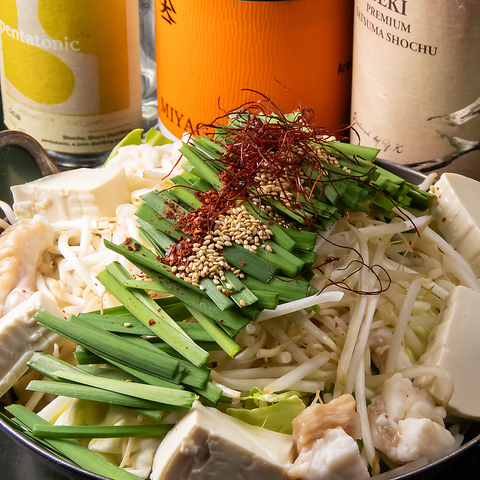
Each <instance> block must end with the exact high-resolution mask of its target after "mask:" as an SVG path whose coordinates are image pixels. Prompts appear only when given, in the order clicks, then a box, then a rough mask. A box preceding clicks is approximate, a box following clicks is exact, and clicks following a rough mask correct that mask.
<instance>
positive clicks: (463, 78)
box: [351, 0, 480, 165]
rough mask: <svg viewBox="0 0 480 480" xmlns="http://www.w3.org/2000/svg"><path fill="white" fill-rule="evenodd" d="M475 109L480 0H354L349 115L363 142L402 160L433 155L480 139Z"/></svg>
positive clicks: (479, 79) (479, 91)
mask: <svg viewBox="0 0 480 480" xmlns="http://www.w3.org/2000/svg"><path fill="white" fill-rule="evenodd" d="M479 112H480V2H478V1H476V0H462V1H457V0H356V1H355V17H354V50H353V87H352V110H351V122H352V124H353V126H354V129H355V131H356V132H357V134H358V136H359V137H360V142H361V143H362V144H363V145H367V146H373V147H377V148H379V149H380V153H379V158H382V159H384V160H390V161H394V162H396V163H401V164H405V165H408V164H413V163H419V162H420V163H421V162H427V161H429V160H432V159H438V158H441V157H444V156H445V155H451V154H453V153H455V152H456V150H458V149H460V148H463V147H464V146H465V145H467V144H469V143H472V144H473V143H475V142H478V141H479V140H480V115H479ZM357 134H355V133H353V134H352V136H351V142H352V143H358V141H359V139H358V136H357Z"/></svg>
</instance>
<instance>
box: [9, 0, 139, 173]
mask: <svg viewBox="0 0 480 480" xmlns="http://www.w3.org/2000/svg"><path fill="white" fill-rule="evenodd" d="M138 29H139V22H138V0H101V1H98V0H2V5H1V10H0V33H1V43H0V45H1V50H0V70H1V81H2V95H3V107H4V117H5V124H6V125H7V127H8V128H10V129H14V130H21V131H24V132H26V133H29V134H30V135H32V136H33V137H35V138H36V139H37V140H38V141H39V142H40V143H41V144H42V145H43V146H44V148H46V149H47V150H49V151H52V152H53V155H52V156H53V157H54V160H55V161H57V163H59V164H61V165H65V166H80V165H84V164H88V163H89V162H92V163H95V162H97V163H98V159H99V158H101V157H102V152H107V151H109V150H111V149H112V148H113V147H114V146H115V145H116V143H118V142H119V141H120V140H121V139H122V138H123V137H124V136H125V135H126V134H127V133H128V132H130V131H131V130H132V129H134V128H138V127H141V125H142V112H141V105H142V98H141V95H142V91H141V77H140V63H139V62H140V60H139V51H140V46H139V41H140V40H139V31H138Z"/></svg>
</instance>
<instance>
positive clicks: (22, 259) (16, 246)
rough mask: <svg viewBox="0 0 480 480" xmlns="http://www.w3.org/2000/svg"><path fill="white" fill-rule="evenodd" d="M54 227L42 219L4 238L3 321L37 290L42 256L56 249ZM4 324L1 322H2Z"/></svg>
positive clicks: (0, 240)
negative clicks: (53, 246)
mask: <svg viewBox="0 0 480 480" xmlns="http://www.w3.org/2000/svg"><path fill="white" fill-rule="evenodd" d="M53 241H54V235H53V230H52V227H51V226H50V225H49V224H48V223H47V222H46V221H45V220H44V219H43V218H42V217H35V218H33V219H32V220H30V221H29V222H26V223H17V224H15V225H13V226H11V227H9V228H7V230H5V231H4V232H3V233H2V235H1V236H0V317H2V316H3V315H4V314H6V313H8V312H9V311H11V310H12V309H13V308H14V307H15V306H16V305H18V304H20V303H21V302H23V301H24V300H26V299H27V298H28V297H29V296H30V295H32V293H33V292H35V291H36V290H37V288H36V282H35V276H36V272H37V268H38V266H39V264H40V262H41V259H42V254H43V252H44V251H45V249H47V248H48V247H50V246H52V245H53ZM0 323H1V319H0Z"/></svg>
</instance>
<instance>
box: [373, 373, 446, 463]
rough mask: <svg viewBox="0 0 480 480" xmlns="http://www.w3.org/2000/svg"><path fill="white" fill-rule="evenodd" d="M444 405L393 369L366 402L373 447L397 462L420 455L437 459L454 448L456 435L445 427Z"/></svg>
mask: <svg viewBox="0 0 480 480" xmlns="http://www.w3.org/2000/svg"><path fill="white" fill-rule="evenodd" d="M445 416H446V412H445V409H444V408H443V407H438V406H436V405H435V403H434V401H433V399H432V397H431V396H430V394H429V393H428V392H426V391H425V390H420V389H419V388H416V387H414V386H413V384H412V382H411V381H410V380H409V379H408V378H403V376H402V375H401V374H400V373H396V374H395V375H393V376H392V377H391V378H389V379H388V380H386V381H385V383H384V384H383V387H382V390H381V394H380V395H377V396H376V397H375V398H373V400H372V403H371V404H370V405H369V406H368V418H369V420H370V426H371V429H372V437H373V443H374V445H375V448H377V449H378V450H380V451H381V452H383V453H384V454H385V455H387V456H388V457H389V458H390V459H391V460H393V461H394V462H396V463H399V464H403V463H407V462H412V461H414V460H418V459H419V458H421V457H425V458H427V459H428V460H429V461H434V460H437V459H439V458H441V457H443V456H445V455H448V454H449V453H451V452H453V450H454V447H455V439H454V437H453V435H452V434H451V433H450V432H449V431H448V430H446V429H445V427H444V423H443V419H444V418H445Z"/></svg>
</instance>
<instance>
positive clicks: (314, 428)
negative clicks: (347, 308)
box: [292, 395, 359, 452]
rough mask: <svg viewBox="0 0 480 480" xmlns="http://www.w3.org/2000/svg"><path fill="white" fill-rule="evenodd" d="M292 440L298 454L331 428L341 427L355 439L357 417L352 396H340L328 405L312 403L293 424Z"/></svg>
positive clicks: (357, 427) (357, 428) (310, 446)
mask: <svg viewBox="0 0 480 480" xmlns="http://www.w3.org/2000/svg"><path fill="white" fill-rule="evenodd" d="M292 426H293V439H294V441H295V443H296V445H297V450H298V451H299V452H300V451H302V450H304V449H310V448H312V445H313V443H314V442H315V440H317V439H319V438H322V437H323V436H324V434H325V432H326V431H327V430H329V429H331V428H336V427H342V428H343V430H345V432H346V433H347V434H348V435H350V436H352V437H353V438H357V436H358V432H359V426H358V417H357V413H356V411H355V399H354V398H353V396H352V395H340V396H339V397H337V398H334V399H333V400H331V401H330V402H328V403H314V404H312V405H310V406H309V407H307V408H306V409H305V410H304V411H303V412H302V413H301V414H300V415H298V417H296V418H295V419H294V420H293V422H292Z"/></svg>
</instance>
